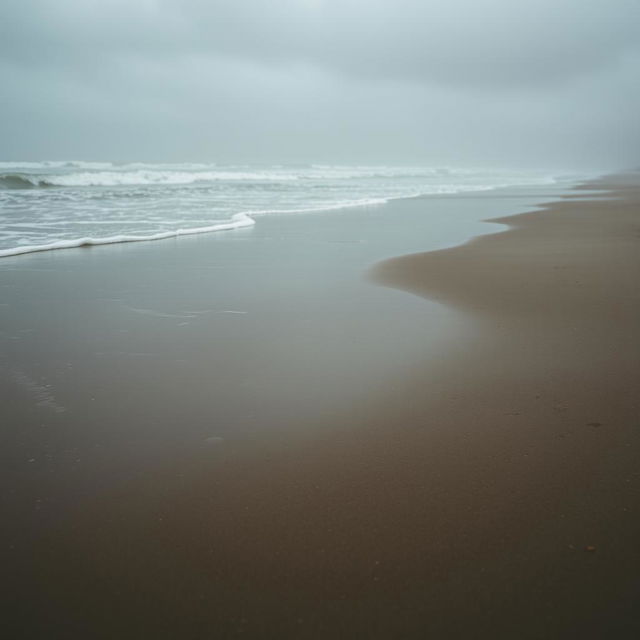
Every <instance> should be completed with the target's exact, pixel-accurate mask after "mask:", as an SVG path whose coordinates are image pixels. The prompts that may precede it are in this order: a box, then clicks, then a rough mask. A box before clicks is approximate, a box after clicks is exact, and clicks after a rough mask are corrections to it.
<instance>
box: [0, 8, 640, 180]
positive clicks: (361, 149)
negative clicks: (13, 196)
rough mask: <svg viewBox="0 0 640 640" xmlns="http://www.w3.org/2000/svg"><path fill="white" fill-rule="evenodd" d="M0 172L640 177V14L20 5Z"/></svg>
mask: <svg viewBox="0 0 640 640" xmlns="http://www.w3.org/2000/svg"><path fill="white" fill-rule="evenodd" d="M0 86H1V87H2V92H1V94H0V159H1V160H45V159H82V160H105V161H116V162H129V161H146V162H154V161H156V162H186V161H194V162H331V163H354V162H355V163H361V164H377V163H383V164H398V163H411V164H416V163H420V164H427V165H438V166H443V165H446V166H501V167H505V166H518V167H545V168H564V169H567V170H570V169H583V168H593V169H605V168H606V169H608V168H624V167H631V166H637V165H640V117H639V114H640V0H446V1H444V0H438V1H432V0H224V1H223V0H4V1H3V15H2V21H1V22H0Z"/></svg>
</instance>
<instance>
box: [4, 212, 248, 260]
mask: <svg viewBox="0 0 640 640" xmlns="http://www.w3.org/2000/svg"><path fill="white" fill-rule="evenodd" d="M254 224H255V220H253V218H251V217H250V216H248V215H247V214H246V213H236V214H235V215H234V216H232V217H231V219H230V220H227V221H225V222H220V223H218V224H213V225H210V226H207V227H195V228H190V229H175V230H173V231H162V232H160V233H155V234H151V235H148V236H134V235H117V236H108V237H105V238H75V239H73V240H60V241H58V242H51V243H49V244H41V245H26V246H21V247H13V248H11V249H1V250H0V258H6V257H9V256H18V255H22V254H25V253H36V252H39V251H53V250H56V249H77V248H79V247H93V246H97V245H102V244H119V243H122V242H148V241H150V240H166V239H167V238H177V237H179V236H189V235H195V234H198V233H210V232H212V231H229V230H232V229H241V228H243V227H252V226H253V225H254Z"/></svg>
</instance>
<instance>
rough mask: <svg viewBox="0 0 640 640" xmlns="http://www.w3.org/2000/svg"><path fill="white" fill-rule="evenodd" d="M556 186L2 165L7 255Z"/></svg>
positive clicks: (353, 172) (211, 168)
mask: <svg viewBox="0 0 640 640" xmlns="http://www.w3.org/2000/svg"><path fill="white" fill-rule="evenodd" d="M553 182H554V177H553V176H552V175H551V174H550V173H549V172H543V171H513V170H490V171H489V170H477V169H455V168H448V167H408V166H344V165H323V164H309V165H257V164H244V165H221V164H195V163H183V164H147V163H130V164H115V163H111V162H82V161H49V162H0V257H6V256H13V255H18V254H23V253H30V252H34V251H47V250H53V249H64V248H72V247H79V246H88V245H99V244H110V243H118V242H136V241H148V240H160V239H164V238H173V237H177V236H181V235H188V234H196V233H210V232H216V231H224V230H230V229H238V228H241V227H249V226H253V225H254V224H256V219H258V218H259V217H260V216H266V215H285V214H289V215H303V214H304V213H305V212H312V211H313V212H317V211H322V210H336V209H342V208H349V207H358V206H366V205H374V204H381V203H384V202H387V201H389V200H393V199H400V198H414V197H420V196H424V195H429V194H454V193H460V192H465V191H486V190H490V189H496V188H500V187H508V186H517V185H543V184H552V183H553Z"/></svg>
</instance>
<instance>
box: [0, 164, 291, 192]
mask: <svg viewBox="0 0 640 640" xmlns="http://www.w3.org/2000/svg"><path fill="white" fill-rule="evenodd" d="M298 179H300V176H299V175H296V174H292V173H279V172H274V171H264V172H256V171H253V172H247V171H244V172H241V171H154V170H147V169H144V170H143V169H140V170H137V171H91V172H90V171H86V172H81V173H67V174H46V175H42V174H36V173H4V174H0V187H1V188H5V189H34V188H39V187H115V186H133V185H180V184H193V183H194V182H215V181H259V182H264V181H268V182H285V181H292V180H298Z"/></svg>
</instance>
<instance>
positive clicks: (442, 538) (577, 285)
mask: <svg viewBox="0 0 640 640" xmlns="http://www.w3.org/2000/svg"><path fill="white" fill-rule="evenodd" d="M594 186H596V187H597V188H599V189H602V190H603V191H601V192H600V193H599V195H596V196H593V197H590V198H589V199H587V198H585V197H581V193H580V191H576V192H575V195H574V196H570V197H567V198H565V199H563V200H562V201H561V202H557V203H553V204H551V205H549V206H548V207H546V208H545V209H544V210H542V211H538V212H535V213H531V214H525V215H521V216H517V217H514V218H509V219H503V220H501V222H504V223H507V224H509V225H510V226H511V229H510V230H509V231H507V232H503V233H499V234H495V235H491V236H484V237H481V238H479V239H476V240H474V241H472V242H470V243H468V244H466V245H464V246H461V247H457V248H454V249H448V250H444V251H438V252H432V253H429V254H419V255H411V256H406V257H401V258H397V259H393V260H390V261H387V262H384V263H382V264H379V265H377V266H376V267H375V268H374V269H373V271H372V274H371V275H372V277H373V278H374V279H375V280H376V281H377V282H378V283H381V284H384V285H386V286H391V287H395V288H399V289H404V290H406V291H409V292H411V293H414V294H417V295H420V296H426V297H429V298H436V299H438V300H441V301H443V302H445V303H446V304H447V305H452V306H453V307H455V308H457V309H459V311H460V313H461V314H463V315H468V316H470V317H472V318H473V319H474V324H473V326H474V330H473V331H472V332H471V333H469V334H468V335H467V336H466V338H465V339H464V340H463V341H460V342H458V343H457V344H456V345H454V346H452V347H451V346H450V347H448V348H447V349H446V351H445V352H443V353H442V354H441V356H440V358H439V360H438V361H437V362H433V361H432V362H430V363H425V365H424V367H416V368H415V369H413V370H408V371H406V372H405V373H404V374H402V375H398V376H397V377H396V378H394V379H393V380H390V381H389V384H388V385H387V386H386V388H384V389H382V390H380V393H379V394H378V396H377V397H375V398H372V399H371V401H370V402H369V403H368V404H366V405H363V404H358V405H357V406H354V407H352V409H351V410H350V411H346V412H343V411H342V410H341V411H340V412H338V413H337V412H336V411H334V410H332V408H331V407H327V411H326V413H322V412H321V414H320V415H316V416H313V417H308V418H307V420H308V421H309V422H311V423H317V424H318V425H319V428H318V429H312V428H305V429H304V430H301V432H300V433H299V434H298V435H295V432H294V431H292V430H291V429H290V428H286V429H285V428H283V430H282V432H281V433H279V432H278V430H277V429H275V430H274V429H270V430H269V433H268V435H265V436H264V437H262V436H261V435H260V434H259V433H256V434H253V436H252V438H251V439H247V440H242V441H239V442H237V443H234V442H225V443H224V445H222V443H221V442H219V441H218V440H216V441H211V442H210V443H209V444H210V446H209V447H206V448H205V449H206V450H203V451H201V452H199V453H198V454H194V453H192V452H188V451H185V452H181V451H178V452H177V453H176V454H175V458H174V460H173V461H172V463H171V465H162V464H157V465H155V466H154V465H147V466H146V467H145V468H141V469H140V472H139V474H137V475H135V476H134V477H131V478H129V479H128V481H127V482H123V483H122V484H121V487H120V488H116V489H114V487H113V486H106V485H105V488H104V491H103V492H102V494H100V495H95V493H93V494H92V495H91V496H87V497H86V499H83V500H80V501H79V502H78V504H77V508H76V512H75V515H74V516H73V518H72V526H70V525H69V522H68V521H65V522H64V523H63V524H60V525H59V526H57V523H55V522H53V523H50V527H49V534H48V535H49V536H50V539H49V541H48V543H47V545H46V547H43V549H44V551H41V552H40V556H39V557H37V567H39V569H38V571H40V572H41V574H42V576H43V579H45V580H46V581H47V583H48V584H49V585H51V584H55V585H56V589H55V590H52V589H51V588H50V587H49V588H48V589H47V593H48V594H49V595H48V598H49V600H48V607H47V608H45V609H42V607H41V608H40V610H39V614H38V615H40V616H41V617H42V620H43V624H48V625H49V628H51V629H53V630H55V631H56V632H57V633H58V635H55V633H54V634H53V637H64V638H75V637H92V638H98V637H108V638H151V637H154V638H159V637H163V638H164V637H166V638H229V637H236V636H239V637H248V638H317V639H333V638H345V639H347V638H348V639H351V638H384V639H390V638H411V639H413V638H416V639H417V638H435V639H440V638H443V639H450V638H491V639H492V640H496V639H505V640H506V639H515V638H517V639H529V638H540V639H542V638H544V639H549V638H554V639H555V638H557V639H560V638H573V637H580V638H616V639H626V638H636V637H639V636H640V625H639V622H638V615H637V614H636V611H635V608H636V606H637V597H638V595H639V590H638V587H639V584H640V583H639V575H640V573H639V571H640V551H639V548H640V545H639V542H638V541H639V539H640V538H639V535H638V534H639V533H640V532H639V526H638V525H639V524H640V518H639V515H638V489H639V488H640V480H639V467H638V460H639V454H640V437H639V431H638V383H639V382H640V357H639V355H640V353H639V348H638V346H639V345H638V343H639V338H638V320H639V319H640V318H639V310H640V307H639V302H640V300H639V295H638V293H639V288H638V286H637V276H638V273H639V269H638V267H639V266H640V251H639V246H640V211H639V203H640V186H639V181H638V177H637V176H635V175H634V176H623V177H619V178H616V179H610V180H606V181H604V182H602V183H600V184H597V185H591V187H592V188H593V187H594ZM320 427H321V428H320ZM34 548H35V549H38V546H37V544H34ZM51 550H54V552H51ZM61 558H62V559H63V561H61ZM14 637H18V636H14ZM42 637H44V636H42ZM48 637H52V636H48Z"/></svg>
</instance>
